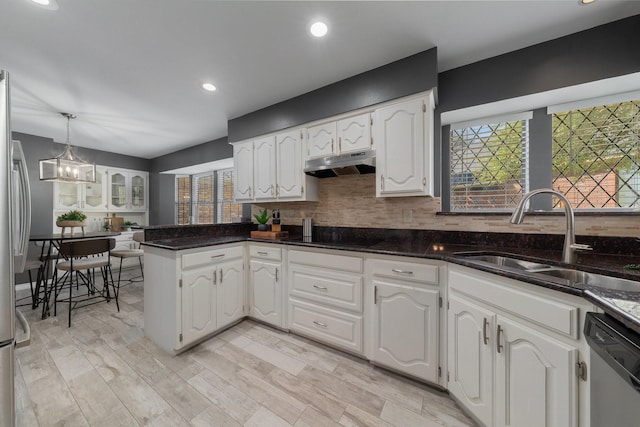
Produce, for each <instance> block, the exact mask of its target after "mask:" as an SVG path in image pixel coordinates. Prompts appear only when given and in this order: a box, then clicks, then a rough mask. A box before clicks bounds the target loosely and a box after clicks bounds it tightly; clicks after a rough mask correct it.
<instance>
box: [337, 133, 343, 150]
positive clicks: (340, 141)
mask: <svg viewBox="0 0 640 427" xmlns="http://www.w3.org/2000/svg"><path fill="white" fill-rule="evenodd" d="M338 151H340V152H342V137H341V136H339V137H338Z"/></svg>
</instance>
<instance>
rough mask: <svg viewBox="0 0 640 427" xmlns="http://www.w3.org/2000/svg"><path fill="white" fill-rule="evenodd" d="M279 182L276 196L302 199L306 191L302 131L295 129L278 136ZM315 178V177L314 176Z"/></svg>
mask: <svg viewBox="0 0 640 427" xmlns="http://www.w3.org/2000/svg"><path fill="white" fill-rule="evenodd" d="M276 146H277V158H278V160H277V164H278V167H277V183H276V196H277V198H278V199H279V200H282V199H300V198H301V197H302V193H303V191H304V186H303V177H305V174H304V172H303V171H302V169H303V166H302V131H301V130H293V131H290V132H286V133H282V134H279V135H277V136H276ZM314 179H315V178H314Z"/></svg>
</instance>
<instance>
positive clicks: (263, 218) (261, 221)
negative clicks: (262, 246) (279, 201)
mask: <svg viewBox="0 0 640 427" xmlns="http://www.w3.org/2000/svg"><path fill="white" fill-rule="evenodd" d="M253 217H254V218H255V219H256V221H258V230H259V231H268V230H269V226H268V225H267V221H269V215H268V214H267V210H266V209H264V210H263V211H262V212H260V215H258V214H254V215H253Z"/></svg>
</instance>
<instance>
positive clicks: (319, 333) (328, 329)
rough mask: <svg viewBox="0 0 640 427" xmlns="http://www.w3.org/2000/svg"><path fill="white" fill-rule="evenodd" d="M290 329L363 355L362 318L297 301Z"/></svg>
mask: <svg viewBox="0 0 640 427" xmlns="http://www.w3.org/2000/svg"><path fill="white" fill-rule="evenodd" d="M290 302H291V316H290V318H291V321H290V324H289V328H290V329H291V330H292V331H298V332H301V333H304V334H305V335H308V336H311V337H314V338H317V339H318V340H321V341H324V342H326V343H327V344H333V345H336V346H338V347H342V348H344V349H347V350H350V351H353V352H356V353H362V316H355V315H351V314H347V313H342V312H340V311H336V310H331V309H328V308H324V307H320V306H317V305H314V304H309V303H306V302H303V301H298V300H295V299H292V300H290Z"/></svg>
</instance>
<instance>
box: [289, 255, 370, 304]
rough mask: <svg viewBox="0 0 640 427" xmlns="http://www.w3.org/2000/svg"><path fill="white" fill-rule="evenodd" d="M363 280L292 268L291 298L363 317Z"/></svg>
mask: <svg viewBox="0 0 640 427" xmlns="http://www.w3.org/2000/svg"><path fill="white" fill-rule="evenodd" d="M362 282H363V279H362V276H360V275H355V274H349V273H340V272H336V271H332V270H324V269H319V268H313V267H307V266H304V265H297V264H293V265H291V266H290V267H289V283H290V295H291V296H294V297H299V298H304V299H307V300H311V301H317V302H320V303H323V304H327V305H331V306H333V307H336V308H344V309H348V310H353V311H355V312H358V313H362V299H363V298H362Z"/></svg>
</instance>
